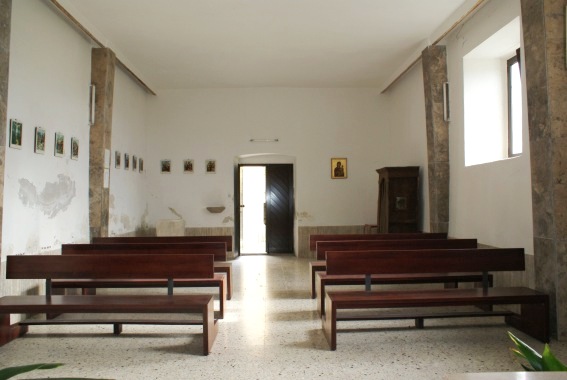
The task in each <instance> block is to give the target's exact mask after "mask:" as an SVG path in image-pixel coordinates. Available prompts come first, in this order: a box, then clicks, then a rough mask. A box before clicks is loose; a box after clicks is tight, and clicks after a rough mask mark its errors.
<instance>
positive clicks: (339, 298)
mask: <svg viewBox="0 0 567 380" xmlns="http://www.w3.org/2000/svg"><path fill="white" fill-rule="evenodd" d="M325 297H326V302H325V308H326V310H325V315H324V316H323V322H322V323H323V331H324V334H325V337H326V338H327V341H328V342H329V345H330V347H331V350H336V348H337V320H341V319H340V316H339V315H338V312H339V310H353V309H383V308H385V309H387V308H420V307H439V306H481V307H483V306H493V305H513V304H515V305H521V312H520V314H514V313H511V312H507V313H505V321H506V323H507V324H509V325H511V326H513V327H515V328H517V329H518V330H521V331H524V332H526V333H527V334H529V335H532V336H533V337H535V338H537V339H539V340H541V341H542V342H549V334H550V332H549V297H548V295H546V294H543V293H540V292H538V291H536V290H533V289H529V288H525V287H510V288H503V287H502V288H489V289H480V288H474V289H439V290H414V291H410V290H403V291H397V290H396V291H330V292H327V294H326V296H325ZM411 313H413V314H408V315H407V317H408V318H416V319H417V318H429V317H431V318H433V317H436V315H435V314H427V313H424V314H423V315H420V314H419V312H417V314H416V311H415V310H412V311H411ZM487 313H489V314H488V315H490V313H492V312H482V311H478V312H475V313H471V314H470V316H482V315H487ZM400 316H403V313H402V314H399V315H398V318H399V317H400ZM450 316H451V315H449V314H446V316H445V317H450ZM454 316H465V314H463V313H461V314H455V315H454ZM439 317H443V314H439ZM363 319H369V320H372V319H381V318H379V316H375V317H367V318H364V317H363V316H362V315H361V314H357V315H356V316H355V317H350V318H345V319H343V320H363ZM416 325H417V326H418V327H423V323H422V322H421V323H419V322H418V321H416Z"/></svg>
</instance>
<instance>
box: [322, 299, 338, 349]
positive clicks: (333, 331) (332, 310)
mask: <svg viewBox="0 0 567 380" xmlns="http://www.w3.org/2000/svg"><path fill="white" fill-rule="evenodd" d="M325 297H326V298H327V301H326V306H325V315H324V316H323V333H324V334H325V338H327V342H328V343H329V347H330V348H331V351H335V350H336V349H337V308H336V307H335V305H334V304H333V302H332V301H331V299H330V298H329V296H328V295H326V296H325Z"/></svg>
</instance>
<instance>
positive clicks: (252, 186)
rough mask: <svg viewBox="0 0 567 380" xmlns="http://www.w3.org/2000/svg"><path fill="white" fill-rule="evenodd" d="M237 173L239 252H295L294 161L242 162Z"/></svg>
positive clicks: (237, 241)
mask: <svg viewBox="0 0 567 380" xmlns="http://www.w3.org/2000/svg"><path fill="white" fill-rule="evenodd" d="M235 175H236V177H235V185H236V186H237V189H235V193H236V194H237V197H236V198H235V199H238V200H239V203H238V205H237V209H238V210H239V211H238V214H237V215H235V216H236V223H235V245H236V248H237V249H238V252H239V253H240V254H266V253H268V254H269V253H294V241H293V237H294V233H293V228H294V215H295V211H294V190H293V165H292V164H252V165H250V164H242V165H238V169H237V170H236V172H235Z"/></svg>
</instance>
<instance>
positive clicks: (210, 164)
mask: <svg viewBox="0 0 567 380" xmlns="http://www.w3.org/2000/svg"><path fill="white" fill-rule="evenodd" d="M205 170H206V171H207V173H208V174H214V173H216V171H217V162H216V161H215V160H206V161H205Z"/></svg>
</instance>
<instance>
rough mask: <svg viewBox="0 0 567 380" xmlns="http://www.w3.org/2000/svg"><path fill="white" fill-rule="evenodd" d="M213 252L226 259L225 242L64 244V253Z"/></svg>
mask: <svg viewBox="0 0 567 380" xmlns="http://www.w3.org/2000/svg"><path fill="white" fill-rule="evenodd" d="M204 253H205V254H212V255H213V256H214V257H215V261H226V243H225V242H222V243H221V242H199V243H197V242H195V243H94V244H63V245H61V254H62V255H84V254H87V255H93V254H96V255H108V254H185V255H188V254H191V255H195V254H204Z"/></svg>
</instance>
